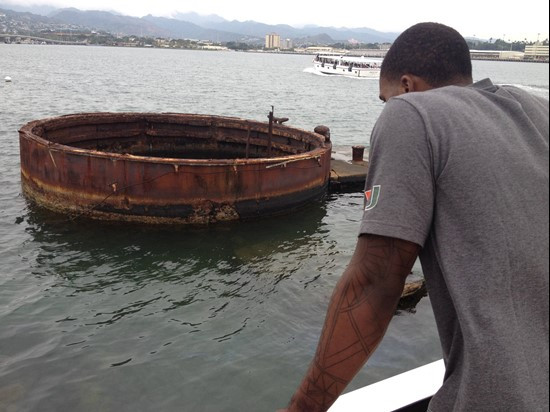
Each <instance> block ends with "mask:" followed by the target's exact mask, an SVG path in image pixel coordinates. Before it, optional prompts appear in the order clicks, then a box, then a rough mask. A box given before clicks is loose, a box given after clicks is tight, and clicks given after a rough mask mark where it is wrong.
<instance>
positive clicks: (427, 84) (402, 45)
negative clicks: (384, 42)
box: [380, 23, 472, 101]
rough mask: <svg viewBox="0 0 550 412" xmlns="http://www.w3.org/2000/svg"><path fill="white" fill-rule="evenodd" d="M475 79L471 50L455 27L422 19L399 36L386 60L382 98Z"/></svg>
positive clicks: (382, 72)
mask: <svg viewBox="0 0 550 412" xmlns="http://www.w3.org/2000/svg"><path fill="white" fill-rule="evenodd" d="M471 83H472V62H471V60H470V50H469V48H468V45H467V44H466V41H465V40H464V38H463V37H462V36H461V35H460V33H458V32H457V31H456V30H454V29H453V28H451V27H448V26H445V25H443V24H438V23H419V24H416V25H414V26H412V27H409V28H408V29H407V30H405V31H404V32H403V33H401V35H400V36H399V37H398V38H397V39H396V40H395V42H394V43H393V44H392V46H391V48H390V50H389V51H388V53H387V54H386V57H385V58H384V61H383V62H382V69H381V72H380V98H381V99H382V100H384V101H386V100H387V99H389V98H390V97H393V96H397V95H399V94H403V93H408V92H411V91H424V90H430V89H434V88H437V87H443V86H449V85H467V84H471Z"/></svg>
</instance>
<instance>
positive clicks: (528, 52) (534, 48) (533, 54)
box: [525, 42, 548, 60]
mask: <svg viewBox="0 0 550 412" xmlns="http://www.w3.org/2000/svg"><path fill="white" fill-rule="evenodd" d="M525 59H528V60H548V45H546V46H544V45H543V44H542V43H540V42H537V43H535V44H532V45H528V46H525Z"/></svg>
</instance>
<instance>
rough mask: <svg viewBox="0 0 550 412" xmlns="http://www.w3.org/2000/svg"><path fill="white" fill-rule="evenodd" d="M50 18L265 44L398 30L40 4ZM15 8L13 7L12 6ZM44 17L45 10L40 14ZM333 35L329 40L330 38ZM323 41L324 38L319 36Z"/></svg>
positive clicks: (115, 29) (383, 39)
mask: <svg viewBox="0 0 550 412" xmlns="http://www.w3.org/2000/svg"><path fill="white" fill-rule="evenodd" d="M10 7H12V6H11V5H10V4H3V3H0V9H7V10H12V9H11V8H10ZM15 8H17V9H18V12H27V13H29V12H30V13H32V10H33V8H32V7H24V6H17V7H15ZM38 10H40V11H43V12H47V18H50V19H52V21H55V22H63V23H65V24H71V25H76V26H81V27H85V28H87V29H90V30H103V31H107V32H110V33H115V34H120V35H141V36H153V37H154V36H157V37H173V38H183V39H196V40H209V41H213V42H244V43H253V44H262V43H263V41H264V38H265V35H266V34H269V33H277V34H279V35H280V36H281V37H282V38H290V39H293V40H294V39H315V38H316V39H323V40H324V41H325V42H328V43H330V42H332V43H337V42H347V41H349V40H351V39H354V40H356V41H359V42H362V43H390V42H392V41H393V40H395V38H396V37H397V36H398V34H399V33H392V32H380V31H377V30H374V29H370V28H367V27H362V28H357V29H354V28H347V27H341V28H336V27H321V26H315V25H308V26H305V27H302V28H296V27H293V26H290V25H288V24H276V25H270V24H266V23H261V22H257V21H253V20H248V21H238V20H232V21H229V20H226V19H224V18H223V17H221V16H218V15H216V14H210V15H206V16H203V15H200V14H198V13H195V12H190V13H176V14H175V15H174V16H173V17H170V18H168V17H159V16H153V15H147V16H144V17H132V16H127V15H123V14H119V13H115V12H112V11H103V10H79V9H76V8H73V7H71V8H58V9H52V8H51V7H50V6H41V7H40V8H39V9H38ZM12 11H13V10H12ZM33 14H35V15H38V16H40V17H43V16H44V14H38V13H33ZM329 39H330V41H329ZM318 41H321V40H318Z"/></svg>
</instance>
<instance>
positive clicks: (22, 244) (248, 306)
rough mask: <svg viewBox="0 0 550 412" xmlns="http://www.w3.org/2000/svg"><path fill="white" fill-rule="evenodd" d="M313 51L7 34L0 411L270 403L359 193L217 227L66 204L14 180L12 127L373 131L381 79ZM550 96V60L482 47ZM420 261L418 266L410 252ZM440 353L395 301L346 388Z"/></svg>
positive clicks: (290, 379) (307, 356)
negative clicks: (61, 40)
mask: <svg viewBox="0 0 550 412" xmlns="http://www.w3.org/2000/svg"><path fill="white" fill-rule="evenodd" d="M312 59H313V57H311V56H301V55H278V54H261V53H256V54H254V53H238V52H198V51H183V50H160V49H130V48H102V47H79V46H33V45H3V44H0V79H4V78H5V77H6V76H9V77H11V79H12V81H11V82H9V83H8V82H2V83H0V411H4V410H5V411H117V412H118V411H163V412H164V411H207V412H210V411H212V412H218V411H228V412H231V411H273V410H275V409H277V408H280V407H283V406H285V404H286V403H287V401H288V398H289V397H290V395H291V394H292V392H293V390H294V389H295V387H296V385H297V384H298V383H299V380H300V379H301V377H302V375H303V373H304V371H305V369H306V368H307V365H308V363H309V361H310V360H311V357H312V355H313V353H314V350H315V346H316V343H317V339H318V336H319V333H320V329H321V326H322V321H323V318H324V313H325V309H326V306H327V303H328V299H329V297H330V295H331V292H332V288H333V286H334V285H335V283H336V281H337V280H338V278H339V276H340V275H341V273H342V272H343V270H344V268H345V266H346V264H347V262H348V261H349V259H350V257H351V254H352V253H353V248H354V245H355V239H356V235H357V230H358V223H359V220H360V219H361V206H362V204H363V196H362V194H361V193H348V194H338V195H331V196H330V197H328V198H327V199H325V200H324V201H322V202H319V203H315V204H312V205H310V206H308V207H307V208H305V209H303V210H300V211H299V212H296V213H294V214H292V215H288V216H279V217H274V218H266V219H259V220H256V221H252V222H245V223H230V224H220V225H212V226H208V227H177V226H172V227H165V226H164V227H155V226H144V225H136V224H131V225H128V224H117V223H104V222H98V221H87V220H82V219H76V220H75V219H71V218H70V217H68V216H65V215H60V214H56V213H53V212H49V211H46V210H43V209H41V208H38V207H36V206H34V205H32V204H30V203H29V202H27V201H26V199H25V198H24V197H23V196H22V195H21V180H20V169H19V143H18V134H17V130H18V129H19V128H20V127H21V126H22V125H23V124H25V123H26V122H28V121H31V120H35V119H41V118H45V117H52V116H59V115H63V114H69V113H77V112H97V111H110V112H121V111H124V112H127V111H136V112H146V111H150V112H182V113H204V114H212V115H222V116H236V117H243V118H247V119H254V120H261V121H267V114H268V112H269V111H270V110H271V106H272V105H273V106H274V107H275V116H284V117H289V118H290V120H289V122H288V124H289V125H291V126H294V127H299V128H303V129H307V130H313V128H314V127H315V126H317V125H320V124H324V125H327V126H329V127H330V128H331V137H332V141H333V144H334V146H335V152H336V153H334V156H335V157H339V158H351V147H352V146H354V145H365V146H366V145H368V141H369V135H370V130H371V129H372V127H373V125H374V123H375V121H376V119H377V117H378V115H379V114H380V112H381V110H382V108H383V104H382V103H381V102H380V101H379V99H378V82H377V81H376V80H371V79H355V78H345V77H334V76H323V75H318V74H315V73H313V72H312V70H311V69H310V67H311V66H312ZM474 77H475V79H476V80H479V79H481V78H484V77H491V78H492V79H493V81H494V82H495V83H507V84H515V85H517V86H519V87H522V88H525V89H528V90H530V91H532V92H534V93H537V94H539V95H542V96H544V97H546V98H548V85H549V80H548V65H547V64H531V63H512V62H485V61H475V62H474ZM414 273H415V275H418V276H419V275H421V270H420V267H419V265H418V264H417V265H415V268H414ZM440 356H441V352H440V346H439V342H438V338H437V331H436V329H435V324H434V320H433V315H432V312H431V307H430V302H429V299H428V298H425V299H423V300H422V301H421V302H420V303H419V304H418V306H417V307H416V309H415V310H413V311H410V312H409V311H406V312H400V313H397V314H396V316H395V317H394V319H393V321H392V324H391V326H390V328H389V330H388V333H387V335H386V337H385V338H384V340H383V342H382V344H381V345H380V347H379V350H378V351H377V352H376V353H375V354H374V356H373V357H372V358H371V360H370V361H369V363H368V365H367V366H366V367H365V368H364V369H363V370H362V371H361V372H360V373H359V375H358V376H357V377H356V379H355V380H354V381H353V382H352V384H351V385H350V386H349V388H348V390H351V389H355V388H358V387H361V386H364V385H366V384H369V383H372V382H375V381H378V380H380V379H383V378H386V377H389V376H392V375H395V374H397V373H400V372H403V371H406V370H408V369H410V368H413V367H417V366H420V365H424V364H426V363H429V362H432V361H434V360H437V359H439V358H440Z"/></svg>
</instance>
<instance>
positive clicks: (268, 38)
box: [265, 33, 281, 49]
mask: <svg viewBox="0 0 550 412" xmlns="http://www.w3.org/2000/svg"><path fill="white" fill-rule="evenodd" d="M265 48H266V49H280V48H281V36H279V35H278V34H276V33H271V34H266V35H265Z"/></svg>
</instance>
